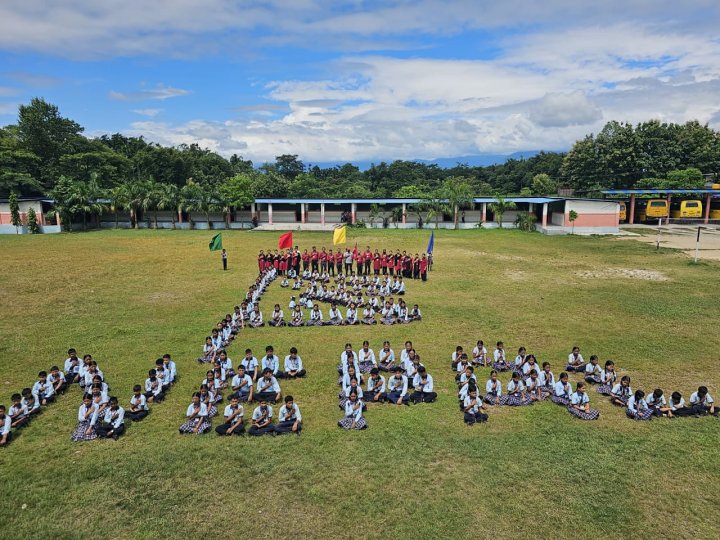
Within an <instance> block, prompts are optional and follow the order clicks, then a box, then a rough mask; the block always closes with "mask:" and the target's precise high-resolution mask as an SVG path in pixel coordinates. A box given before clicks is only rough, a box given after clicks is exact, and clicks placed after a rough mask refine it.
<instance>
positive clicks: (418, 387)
mask: <svg viewBox="0 0 720 540" xmlns="http://www.w3.org/2000/svg"><path fill="white" fill-rule="evenodd" d="M413 388H414V389H415V391H414V392H413V393H412V395H411V396H410V401H412V402H413V403H415V404H417V403H432V402H433V401H435V400H436V399H437V392H434V391H433V378H432V375H430V374H429V373H427V372H426V370H425V366H423V365H421V366H419V367H418V369H417V372H416V373H415V376H414V377H413Z"/></svg>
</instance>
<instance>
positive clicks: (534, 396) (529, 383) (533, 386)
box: [524, 369, 548, 402]
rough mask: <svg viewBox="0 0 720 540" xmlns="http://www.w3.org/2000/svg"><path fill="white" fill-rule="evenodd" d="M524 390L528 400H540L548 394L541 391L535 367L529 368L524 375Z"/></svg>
mask: <svg viewBox="0 0 720 540" xmlns="http://www.w3.org/2000/svg"><path fill="white" fill-rule="evenodd" d="M524 382H525V391H526V392H527V396H528V397H529V398H530V401H532V402H535V401H542V400H544V399H545V398H547V396H548V394H546V393H545V392H543V390H542V387H541V386H540V379H538V372H537V370H536V369H531V370H530V373H528V376H527V377H525V381H524Z"/></svg>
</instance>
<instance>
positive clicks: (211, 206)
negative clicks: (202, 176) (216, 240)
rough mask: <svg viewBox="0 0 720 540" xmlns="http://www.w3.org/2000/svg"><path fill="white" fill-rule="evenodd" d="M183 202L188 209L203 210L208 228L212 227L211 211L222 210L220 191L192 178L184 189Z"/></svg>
mask: <svg viewBox="0 0 720 540" xmlns="http://www.w3.org/2000/svg"><path fill="white" fill-rule="evenodd" d="M182 198H183V204H184V206H185V208H186V209H187V210H190V211H193V210H194V211H197V212H202V213H203V214H204V215H205V221H206V223H207V227H208V229H211V228H212V224H211V222H210V213H211V212H215V211H218V210H221V208H222V207H221V203H220V200H221V197H220V194H219V192H218V191H217V190H216V189H215V188H214V187H213V186H211V185H209V184H205V183H203V184H201V183H198V182H195V181H194V180H193V179H192V178H191V179H189V180H188V181H187V184H186V185H185V186H184V187H183V189H182Z"/></svg>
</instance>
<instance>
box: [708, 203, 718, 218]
mask: <svg viewBox="0 0 720 540" xmlns="http://www.w3.org/2000/svg"><path fill="white" fill-rule="evenodd" d="M710 219H720V201H713V202H712V203H711V204H710Z"/></svg>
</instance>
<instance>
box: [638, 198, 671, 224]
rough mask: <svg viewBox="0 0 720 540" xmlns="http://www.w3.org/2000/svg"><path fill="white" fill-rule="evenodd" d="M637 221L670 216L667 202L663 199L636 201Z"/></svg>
mask: <svg viewBox="0 0 720 540" xmlns="http://www.w3.org/2000/svg"><path fill="white" fill-rule="evenodd" d="M638 210H639V213H638V221H648V220H652V221H655V220H658V219H660V218H663V219H664V218H667V217H669V216H670V212H669V210H670V209H669V208H668V202H667V201H666V200H665V199H647V200H643V201H640V202H638Z"/></svg>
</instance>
